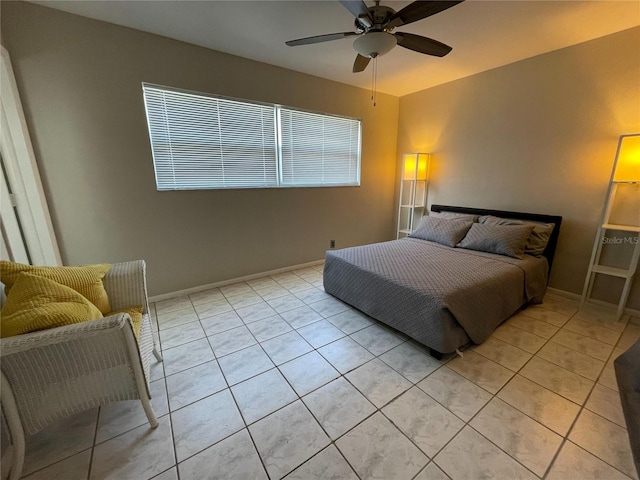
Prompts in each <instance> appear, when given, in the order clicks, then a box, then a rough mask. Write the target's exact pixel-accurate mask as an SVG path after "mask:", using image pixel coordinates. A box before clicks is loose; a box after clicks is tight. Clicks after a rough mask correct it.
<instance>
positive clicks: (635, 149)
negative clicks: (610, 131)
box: [613, 134, 640, 182]
mask: <svg viewBox="0 0 640 480" xmlns="http://www.w3.org/2000/svg"><path fill="white" fill-rule="evenodd" d="M613 181H614V182H638V181H640V134H634V135H622V136H621V137H620V144H619V146H618V155H617V157H616V165H615V172H614V174H613Z"/></svg>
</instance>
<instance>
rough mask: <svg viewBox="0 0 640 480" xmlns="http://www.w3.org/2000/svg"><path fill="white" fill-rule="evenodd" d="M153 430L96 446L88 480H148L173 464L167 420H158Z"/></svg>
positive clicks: (145, 429)
mask: <svg viewBox="0 0 640 480" xmlns="http://www.w3.org/2000/svg"><path fill="white" fill-rule="evenodd" d="M158 421H159V423H160V424H159V425H158V427H157V428H155V429H151V428H149V426H148V425H143V426H141V427H138V428H135V429H133V430H131V431H129V432H127V433H125V434H122V435H120V436H118V437H115V438H112V439H111V440H109V441H107V442H105V443H101V444H99V445H96V447H95V450H94V452H93V462H92V464H91V477H90V480H107V479H108V480H122V479H123V478H151V477H153V476H155V475H158V474H159V473H162V472H164V471H165V470H167V469H168V468H170V467H171V466H173V465H174V464H175V457H174V454H173V439H172V437H171V424H170V422H169V417H168V416H165V417H162V418H159V419H158Z"/></svg>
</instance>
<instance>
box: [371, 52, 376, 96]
mask: <svg viewBox="0 0 640 480" xmlns="http://www.w3.org/2000/svg"><path fill="white" fill-rule="evenodd" d="M375 64H376V62H375V59H374V61H373V65H374V66H375ZM375 78H376V74H375V68H372V69H371V101H372V102H373V91H374V88H375V87H374V81H375Z"/></svg>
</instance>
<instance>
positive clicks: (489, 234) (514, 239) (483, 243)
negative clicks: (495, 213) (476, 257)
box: [457, 223, 533, 258]
mask: <svg viewBox="0 0 640 480" xmlns="http://www.w3.org/2000/svg"><path fill="white" fill-rule="evenodd" d="M532 231H533V225H487V224H481V223H474V224H472V225H471V229H470V230H469V231H468V232H467V235H466V236H465V237H464V238H463V239H462V241H461V242H460V243H458V245H457V246H458V247H460V248H466V249H469V250H477V251H480V252H487V253H497V254H498V255H506V256H508V257H513V258H522V257H523V255H524V247H525V245H526V244H527V239H528V238H529V235H531V232H532Z"/></svg>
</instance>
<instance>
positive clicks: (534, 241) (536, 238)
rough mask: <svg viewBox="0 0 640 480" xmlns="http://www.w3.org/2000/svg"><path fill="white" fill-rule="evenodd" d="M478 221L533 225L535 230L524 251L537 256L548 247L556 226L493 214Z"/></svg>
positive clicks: (488, 223) (491, 223) (497, 223)
mask: <svg viewBox="0 0 640 480" xmlns="http://www.w3.org/2000/svg"><path fill="white" fill-rule="evenodd" d="M478 223H483V224H485V225H533V232H531V235H530V236H529V238H528V239H527V244H526V245H525V247H524V253H527V254H529V255H535V256H540V255H542V254H543V253H544V249H545V248H547V243H549V238H551V232H553V228H554V227H555V223H540V222H528V221H526V220H516V219H513V218H501V217H494V216H493V215H484V216H482V217H480V218H479V219H478Z"/></svg>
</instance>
